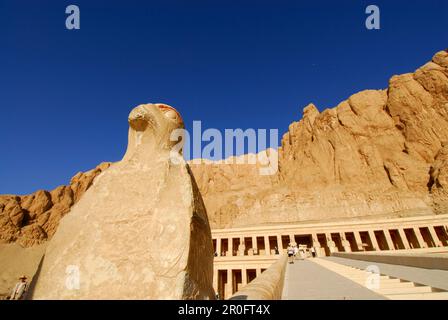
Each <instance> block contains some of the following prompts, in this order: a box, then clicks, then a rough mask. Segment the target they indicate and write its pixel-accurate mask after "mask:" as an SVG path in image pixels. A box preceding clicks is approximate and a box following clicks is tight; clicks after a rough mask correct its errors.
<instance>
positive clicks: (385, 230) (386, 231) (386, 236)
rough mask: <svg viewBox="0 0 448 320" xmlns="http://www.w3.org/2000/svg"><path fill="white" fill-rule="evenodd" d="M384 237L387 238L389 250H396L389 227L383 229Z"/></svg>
mask: <svg viewBox="0 0 448 320" xmlns="http://www.w3.org/2000/svg"><path fill="white" fill-rule="evenodd" d="M383 232H384V237H385V238H386V242H387V246H388V247H389V250H395V246H394V242H393V241H392V237H391V236H390V232H389V229H383Z"/></svg>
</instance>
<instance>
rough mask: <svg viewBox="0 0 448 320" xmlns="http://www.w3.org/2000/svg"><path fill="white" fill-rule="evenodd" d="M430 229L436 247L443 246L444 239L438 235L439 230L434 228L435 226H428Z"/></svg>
mask: <svg viewBox="0 0 448 320" xmlns="http://www.w3.org/2000/svg"><path fill="white" fill-rule="evenodd" d="M428 230H429V233H430V234H431V237H432V241H434V244H435V245H436V247H443V244H442V241H440V239H439V237H438V236H437V232H436V229H434V226H428Z"/></svg>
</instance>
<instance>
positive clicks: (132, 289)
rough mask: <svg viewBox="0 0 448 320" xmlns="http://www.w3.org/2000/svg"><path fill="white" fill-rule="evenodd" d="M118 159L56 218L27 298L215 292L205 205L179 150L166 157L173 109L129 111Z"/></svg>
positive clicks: (175, 122)
mask: <svg viewBox="0 0 448 320" xmlns="http://www.w3.org/2000/svg"><path fill="white" fill-rule="evenodd" d="M129 124H130V128H129V142H128V148H127V151H126V154H125V156H124V157H123V160H122V161H120V162H117V163H115V164H113V165H112V166H111V167H110V168H109V169H108V170H106V171H105V172H104V173H102V174H101V175H100V176H98V177H97V178H96V179H95V181H94V184H93V185H92V186H91V187H90V188H89V190H88V191H87V192H86V193H85V194H84V196H83V197H82V199H81V200H80V201H79V202H78V203H77V204H76V205H75V206H74V207H73V208H72V210H71V211H70V212H69V213H68V214H67V215H66V216H65V217H64V218H63V219H62V220H61V223H60V225H59V228H58V230H57V232H56V234H55V235H54V237H53V238H52V240H51V242H50V244H49V245H48V248H47V250H46V253H45V257H44V260H43V263H42V266H41V270H40V271H39V274H38V275H37V276H38V278H37V282H36V286H35V289H34V291H33V294H32V298H33V299H213V298H214V292H213V288H212V276H213V245H212V240H211V232H210V227H209V224H208V218H207V214H206V210H205V207H204V204H203V201H202V198H201V195H200V194H199V191H198V188H197V186H196V183H195V181H194V178H193V177H192V175H191V173H190V170H189V168H188V166H187V164H186V163H185V161H184V160H183V158H182V156H181V155H180V154H179V155H177V159H176V161H175V163H173V161H171V160H170V157H171V158H172V157H173V154H172V153H170V149H171V147H172V145H173V144H174V143H176V142H171V141H170V134H171V132H172V131H173V130H175V129H178V128H181V127H182V126H183V123H182V119H181V118H180V116H179V114H178V113H177V111H175V110H174V109H172V108H171V107H169V106H166V105H161V104H147V105H140V106H138V107H136V108H135V109H134V110H133V111H132V112H131V113H130V115H129Z"/></svg>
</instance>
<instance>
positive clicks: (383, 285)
mask: <svg viewBox="0 0 448 320" xmlns="http://www.w3.org/2000/svg"><path fill="white" fill-rule="evenodd" d="M310 261H312V262H314V263H316V264H318V265H320V266H322V267H324V268H327V269H329V270H331V271H333V272H335V273H337V274H339V275H341V276H343V277H345V278H348V279H350V280H352V281H354V282H356V283H358V284H359V285H361V286H363V287H365V288H367V289H369V290H372V291H374V292H376V293H378V294H380V295H382V296H384V297H386V298H387V299H390V300H448V291H446V290H443V289H438V288H434V287H430V286H426V285H423V284H419V283H415V282H412V281H407V280H403V279H399V278H394V277H390V276H387V275H383V274H378V273H372V272H369V271H367V270H363V269H358V268H355V267H351V266H346V265H343V264H339V263H335V262H332V261H328V260H325V259H320V258H317V259H310ZM372 265H373V263H372Z"/></svg>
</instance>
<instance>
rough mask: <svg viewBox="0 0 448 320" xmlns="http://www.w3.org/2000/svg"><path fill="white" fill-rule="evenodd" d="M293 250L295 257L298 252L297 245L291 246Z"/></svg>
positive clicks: (295, 257)
mask: <svg viewBox="0 0 448 320" xmlns="http://www.w3.org/2000/svg"><path fill="white" fill-rule="evenodd" d="M293 250H294V259H297V254H298V253H299V248H298V247H297V245H295V246H294V247H293Z"/></svg>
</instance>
